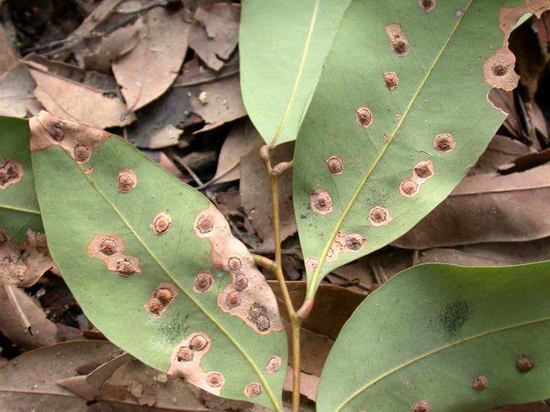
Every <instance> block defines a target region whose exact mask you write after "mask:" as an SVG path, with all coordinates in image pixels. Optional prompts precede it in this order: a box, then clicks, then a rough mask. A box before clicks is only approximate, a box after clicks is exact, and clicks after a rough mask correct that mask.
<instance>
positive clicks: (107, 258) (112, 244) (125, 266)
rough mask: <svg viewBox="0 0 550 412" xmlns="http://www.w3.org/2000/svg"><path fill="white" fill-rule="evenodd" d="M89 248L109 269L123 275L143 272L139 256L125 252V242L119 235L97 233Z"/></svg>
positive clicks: (93, 256) (91, 254)
mask: <svg viewBox="0 0 550 412" xmlns="http://www.w3.org/2000/svg"><path fill="white" fill-rule="evenodd" d="M87 250H88V255H89V256H90V257H92V258H98V259H100V260H102V261H103V262H104V263H105V266H107V269H108V270H110V271H112V272H114V273H116V274H118V275H120V276H122V277H125V278H126V277H129V276H132V275H134V274H136V273H141V268H140V266H139V258H137V257H135V256H129V255H125V254H124V253H123V252H124V242H123V241H122V238H121V237H120V236H119V235H114V234H97V235H95V236H94V238H93V240H92V241H91V242H90V244H89V245H88V247H87Z"/></svg>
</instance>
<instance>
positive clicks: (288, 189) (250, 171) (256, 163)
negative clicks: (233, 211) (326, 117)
mask: <svg viewBox="0 0 550 412" xmlns="http://www.w3.org/2000/svg"><path fill="white" fill-rule="evenodd" d="M254 142H255V143H254V145H252V148H251V151H250V152H249V153H248V154H247V155H246V156H244V157H243V158H242V160H241V167H240V169H241V183H240V190H241V198H242V205H243V207H244V209H245V211H246V214H247V215H248V218H249V219H250V222H251V223H252V225H253V226H254V228H255V229H256V232H257V233H258V236H260V238H261V239H262V240H263V244H262V249H265V250H270V249H273V248H274V245H275V243H274V238H273V211H272V208H271V189H270V186H269V177H268V175H267V171H266V168H265V165H264V163H263V161H262V160H261V159H260V156H259V154H258V151H259V149H260V147H261V146H262V145H263V143H262V141H260V140H255V141H254ZM293 153H294V144H293V143H292V142H291V143H286V144H283V145H280V146H277V147H276V148H275V149H274V150H273V151H272V153H271V161H272V164H273V165H276V164H277V163H279V162H282V161H286V162H288V161H290V160H292V156H293ZM279 208H280V213H281V225H280V228H281V241H284V240H285V239H286V238H287V237H289V236H291V235H293V234H294V233H296V220H295V217H294V207H293V202H292V169H291V170H289V171H287V172H286V173H285V174H284V175H283V176H282V177H281V178H279Z"/></svg>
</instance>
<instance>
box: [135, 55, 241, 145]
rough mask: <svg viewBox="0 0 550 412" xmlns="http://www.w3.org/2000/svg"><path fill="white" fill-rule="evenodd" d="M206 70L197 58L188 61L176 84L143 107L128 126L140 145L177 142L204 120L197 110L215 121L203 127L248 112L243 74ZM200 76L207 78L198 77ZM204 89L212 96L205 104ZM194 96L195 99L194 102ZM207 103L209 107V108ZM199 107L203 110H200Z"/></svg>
mask: <svg viewBox="0 0 550 412" xmlns="http://www.w3.org/2000/svg"><path fill="white" fill-rule="evenodd" d="M205 70H207V69H203V68H202V67H201V66H200V65H199V62H198V59H196V58H195V59H193V60H190V61H189V62H187V63H185V65H184V68H183V73H182V74H181V75H180V76H179V77H178V79H177V80H176V83H175V85H174V86H173V87H171V88H170V90H168V92H166V93H165V94H164V95H163V96H162V97H161V98H160V99H158V100H157V101H155V102H153V103H151V104H150V105H148V106H147V107H145V108H143V109H142V110H140V112H139V122H136V124H135V125H132V126H131V127H130V128H129V129H128V134H129V138H130V140H131V141H132V142H134V143H135V144H136V146H137V147H140V148H144V149H159V148H163V147H167V146H173V145H176V144H177V143H178V138H179V136H180V135H181V134H182V133H183V129H184V128H186V127H189V126H195V125H197V124H199V123H200V122H201V118H200V117H199V116H198V115H199V113H196V112H197V111H200V112H201V113H202V115H204V116H206V117H207V118H208V119H210V121H212V122H213V123H212V124H211V125H209V126H207V127H206V128H205V129H203V130H209V129H210V128H213V127H217V126H219V125H221V124H224V123H226V122H230V121H233V120H235V119H237V118H239V117H243V116H245V115H246V112H245V110H244V105H243V102H242V98H241V91H240V86H239V76H238V75H237V74H230V75H229V76H223V75H221V74H219V75H218V74H217V75H216V77H214V78H213V77H212V72H210V71H209V72H210V73H211V74H209V75H208V76H201V73H202V74H204V73H205ZM197 78H203V79H202V80H197ZM204 78H206V79H204ZM191 80H192V81H191ZM204 82H210V83H204ZM177 85H182V86H181V87H180V86H177ZM203 91H206V93H207V96H210V98H209V97H207V99H208V100H207V103H206V104H204V107H203V103H201V102H200V101H199V100H198V96H200V94H201V93H202V92H203ZM224 96H225V97H224ZM192 98H193V99H194V103H192V102H191V99H192ZM206 106H208V109H206V108H205V107H206ZM196 107H198V108H199V110H196ZM195 113H196V114H195ZM205 120H206V119H205Z"/></svg>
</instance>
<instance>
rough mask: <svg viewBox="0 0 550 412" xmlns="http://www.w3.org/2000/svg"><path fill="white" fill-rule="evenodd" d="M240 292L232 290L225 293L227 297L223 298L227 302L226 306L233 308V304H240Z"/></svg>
mask: <svg viewBox="0 0 550 412" xmlns="http://www.w3.org/2000/svg"><path fill="white" fill-rule="evenodd" d="M241 300H242V298H241V294H240V292H238V291H236V290H234V291H233V292H229V293H228V294H227V297H226V298H225V301H226V302H227V306H229V307H230V308H234V307H235V306H239V305H240V304H241Z"/></svg>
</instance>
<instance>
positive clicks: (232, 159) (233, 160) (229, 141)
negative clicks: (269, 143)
mask: <svg viewBox="0 0 550 412" xmlns="http://www.w3.org/2000/svg"><path fill="white" fill-rule="evenodd" d="M261 142H262V139H261V137H260V134H259V133H258V131H257V130H256V128H255V127H254V125H253V124H252V122H251V121H250V120H249V119H248V118H246V119H243V120H240V121H237V122H236V123H235V125H234V126H233V127H232V128H231V131H230V132H229V136H227V138H226V139H225V141H224V142H223V145H222V149H221V151H220V155H219V157H218V167H217V169H216V175H215V176H214V178H213V179H212V180H215V181H216V183H226V182H233V181H235V180H239V179H240V178H241V166H240V165H241V159H242V158H243V157H245V156H246V155H247V154H248V153H250V152H251V151H252V150H254V149H258V150H259V147H260V146H261Z"/></svg>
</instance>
